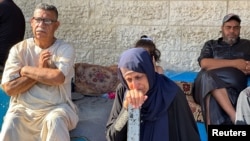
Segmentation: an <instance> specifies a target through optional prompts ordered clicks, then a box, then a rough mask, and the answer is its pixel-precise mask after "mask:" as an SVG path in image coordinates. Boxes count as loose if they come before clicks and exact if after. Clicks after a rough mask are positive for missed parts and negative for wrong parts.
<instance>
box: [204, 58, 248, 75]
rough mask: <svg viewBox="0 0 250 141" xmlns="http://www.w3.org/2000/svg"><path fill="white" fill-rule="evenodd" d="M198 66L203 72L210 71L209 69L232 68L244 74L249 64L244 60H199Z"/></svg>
mask: <svg viewBox="0 0 250 141" xmlns="http://www.w3.org/2000/svg"><path fill="white" fill-rule="evenodd" d="M200 65H201V68H202V69H205V70H211V69H216V68H222V67H234V68H237V69H239V70H241V71H243V72H245V71H246V68H247V66H248V65H250V64H248V61H246V60H244V59H234V60H228V59H212V58H204V59H202V60H201V62H200ZM249 69H250V66H249Z"/></svg>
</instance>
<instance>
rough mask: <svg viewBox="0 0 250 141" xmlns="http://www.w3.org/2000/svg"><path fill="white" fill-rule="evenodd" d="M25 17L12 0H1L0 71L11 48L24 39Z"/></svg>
mask: <svg viewBox="0 0 250 141" xmlns="http://www.w3.org/2000/svg"><path fill="white" fill-rule="evenodd" d="M24 33H25V18H24V15H23V13H22V11H21V9H20V8H19V7H18V6H17V5H16V4H15V3H14V2H13V1H12V0H0V71H1V68H3V67H4V65H5V61H6V59H7V57H8V54H9V50H10V48H11V47H12V46H13V45H14V44H16V43H18V42H19V41H22V40H23V38H24Z"/></svg>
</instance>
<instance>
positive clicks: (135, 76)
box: [123, 71, 149, 94]
mask: <svg viewBox="0 0 250 141" xmlns="http://www.w3.org/2000/svg"><path fill="white" fill-rule="evenodd" d="M123 77H124V79H125V81H126V83H127V85H128V87H129V89H130V90H133V89H136V90H139V91H141V92H142V93H143V94H146V93H147V92H148V90H149V83H148V78H147V76H146V74H144V73H139V72H135V71H129V72H128V73H125V74H123Z"/></svg>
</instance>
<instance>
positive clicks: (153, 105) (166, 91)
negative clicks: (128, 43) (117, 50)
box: [118, 48, 178, 141]
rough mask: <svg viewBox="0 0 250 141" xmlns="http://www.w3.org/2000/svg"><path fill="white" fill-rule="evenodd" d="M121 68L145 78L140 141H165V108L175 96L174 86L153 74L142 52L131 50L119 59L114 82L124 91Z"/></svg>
mask: <svg viewBox="0 0 250 141" xmlns="http://www.w3.org/2000/svg"><path fill="white" fill-rule="evenodd" d="M121 68H126V69H128V70H131V71H135V72H139V73H144V74H146V76H147V78H148V83H149V91H148V92H147V94H146V95H147V96H148V99H147V100H146V101H145V102H144V104H143V105H142V107H141V121H142V122H141V128H140V133H141V134H140V140H141V141H168V140H169V130H171V129H169V124H168V108H169V106H170V105H171V103H172V101H173V99H174V97H175V95H176V93H177V87H178V86H177V85H176V84H175V83H174V82H173V81H172V80H170V79H169V78H167V77H166V76H164V75H161V74H158V73H157V72H155V69H154V64H153V61H152V58H151V57H150V55H149V53H148V52H147V51H146V50H145V49H143V48H131V49H128V50H126V51H125V52H123V53H122V55H121V56H120V60H119V64H118V78H119V79H120V81H121V83H122V84H123V85H124V86H125V87H126V88H127V89H129V88H128V85H127V83H126V81H125V80H124V78H123V75H122V73H121Z"/></svg>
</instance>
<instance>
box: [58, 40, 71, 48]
mask: <svg viewBox="0 0 250 141" xmlns="http://www.w3.org/2000/svg"><path fill="white" fill-rule="evenodd" d="M56 44H57V45H59V46H60V47H73V46H72V45H71V44H70V43H68V42H66V41H65V40H63V39H56Z"/></svg>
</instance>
